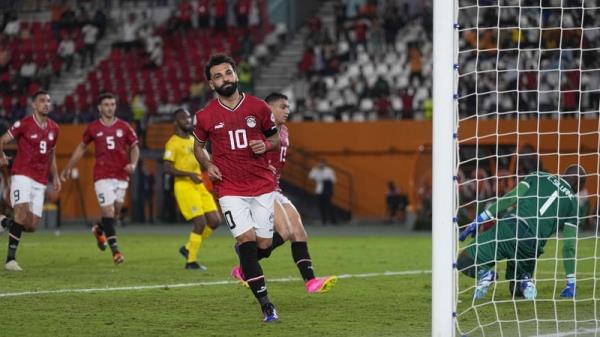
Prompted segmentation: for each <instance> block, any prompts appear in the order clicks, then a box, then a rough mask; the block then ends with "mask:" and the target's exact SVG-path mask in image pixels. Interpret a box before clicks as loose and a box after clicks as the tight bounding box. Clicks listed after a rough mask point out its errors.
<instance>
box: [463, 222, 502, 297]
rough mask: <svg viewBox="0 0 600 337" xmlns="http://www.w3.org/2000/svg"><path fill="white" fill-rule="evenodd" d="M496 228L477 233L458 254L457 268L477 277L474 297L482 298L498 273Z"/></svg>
mask: <svg viewBox="0 0 600 337" xmlns="http://www.w3.org/2000/svg"><path fill="white" fill-rule="evenodd" d="M497 243H498V242H497V240H496V230H495V228H494V227H492V228H491V229H490V230H488V231H485V232H483V233H480V234H479V235H477V237H476V238H475V240H474V241H473V242H472V243H471V244H470V245H469V246H467V247H466V248H465V249H464V250H463V251H462V252H460V254H459V256H458V260H457V261H456V268H457V269H458V270H459V271H460V272H462V273H463V274H465V275H466V276H469V277H472V278H476V279H477V286H476V288H475V293H474V294H473V297H474V298H475V299H482V298H484V297H485V296H486V294H487V291H488V288H489V287H490V285H492V283H493V282H494V281H496V279H497V278H498V274H497V273H496V272H495V271H494V270H493V267H494V264H495V262H496V253H497Z"/></svg>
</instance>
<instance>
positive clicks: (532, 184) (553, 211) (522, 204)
mask: <svg viewBox="0 0 600 337" xmlns="http://www.w3.org/2000/svg"><path fill="white" fill-rule="evenodd" d="M520 184H523V185H525V186H526V187H527V189H526V190H525V189H523V190H524V193H522V192H521V193H519V192H520V191H518V192H517V204H516V208H515V214H516V215H517V216H518V217H519V218H521V219H523V220H525V221H526V222H527V224H528V226H529V229H530V230H531V234H534V235H535V237H537V238H539V239H541V240H540V241H539V244H540V246H541V247H540V248H543V247H544V245H545V244H546V240H545V239H547V238H549V237H550V236H552V235H554V234H555V233H556V231H557V229H562V228H563V227H564V226H565V225H567V226H569V225H570V226H576V224H577V211H578V207H577V195H576V194H575V193H574V192H573V190H572V189H571V186H570V185H569V184H568V183H567V182H566V181H565V180H563V179H562V178H560V177H557V176H554V175H551V174H549V173H546V172H536V173H534V174H531V175H529V176H527V177H526V178H525V179H524V180H523V181H521V183H520Z"/></svg>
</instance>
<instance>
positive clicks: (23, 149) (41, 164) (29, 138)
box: [8, 115, 58, 185]
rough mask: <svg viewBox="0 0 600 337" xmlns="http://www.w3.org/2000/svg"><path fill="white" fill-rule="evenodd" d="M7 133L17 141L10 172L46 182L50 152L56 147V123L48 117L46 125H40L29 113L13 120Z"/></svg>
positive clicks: (44, 183)
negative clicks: (15, 120)
mask: <svg viewBox="0 0 600 337" xmlns="http://www.w3.org/2000/svg"><path fill="white" fill-rule="evenodd" d="M8 133H9V134H10V136H11V137H12V138H14V139H15V140H16V142H17V155H16V158H15V161H14V163H13V165H12V174H13V175H24V176H27V177H29V178H31V179H33V180H35V181H37V182H39V183H40V184H43V185H46V184H48V175H49V171H50V154H51V153H52V151H53V150H54V148H55V147H56V140H57V139H58V124H56V123H55V122H54V121H53V120H51V119H50V118H48V119H47V122H46V125H45V126H41V125H40V124H39V123H38V122H37V121H36V120H35V118H34V117H33V115H31V116H27V117H25V118H23V119H21V120H20V121H17V122H15V124H13V126H12V127H11V128H10V129H9V130H8Z"/></svg>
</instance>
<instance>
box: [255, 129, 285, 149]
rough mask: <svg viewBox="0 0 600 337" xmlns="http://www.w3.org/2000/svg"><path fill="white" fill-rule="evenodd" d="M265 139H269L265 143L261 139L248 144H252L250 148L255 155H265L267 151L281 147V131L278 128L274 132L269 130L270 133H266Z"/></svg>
mask: <svg viewBox="0 0 600 337" xmlns="http://www.w3.org/2000/svg"><path fill="white" fill-rule="evenodd" d="M273 132H274V133H273ZM265 137H266V138H267V139H265V140H264V141H263V140H259V139H252V140H250V142H248V143H249V144H250V147H251V148H252V152H254V153H255V154H263V153H265V152H267V151H271V150H273V149H274V148H276V147H277V145H279V131H278V130H277V128H275V129H274V131H271V130H269V131H268V132H266V133H265Z"/></svg>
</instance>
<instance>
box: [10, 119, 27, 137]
mask: <svg viewBox="0 0 600 337" xmlns="http://www.w3.org/2000/svg"><path fill="white" fill-rule="evenodd" d="M24 132H25V126H24V125H23V122H21V121H16V122H15V124H13V125H12V126H11V127H10V129H8V134H10V135H11V136H12V137H13V138H15V139H17V138H19V137H21V135H22V134H23V133H24Z"/></svg>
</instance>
